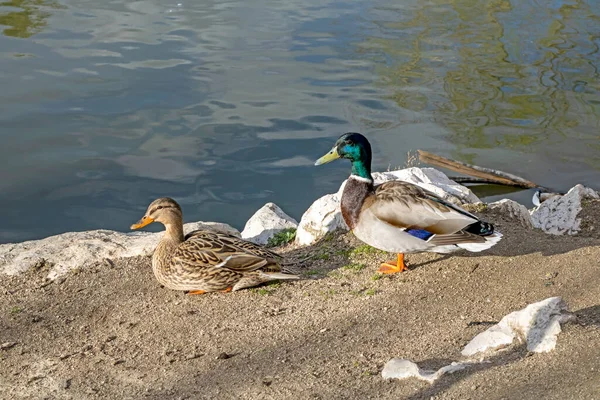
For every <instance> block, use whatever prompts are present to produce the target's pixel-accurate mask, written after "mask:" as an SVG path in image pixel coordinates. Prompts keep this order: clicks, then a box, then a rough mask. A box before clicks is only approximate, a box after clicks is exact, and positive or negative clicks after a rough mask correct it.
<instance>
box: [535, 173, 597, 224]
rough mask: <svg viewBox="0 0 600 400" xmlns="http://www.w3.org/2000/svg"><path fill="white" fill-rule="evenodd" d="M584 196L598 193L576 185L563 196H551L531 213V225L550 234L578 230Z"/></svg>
mask: <svg viewBox="0 0 600 400" xmlns="http://www.w3.org/2000/svg"><path fill="white" fill-rule="evenodd" d="M586 198H594V199H597V198H599V196H598V193H597V192H596V191H594V190H592V189H590V188H586V187H584V186H583V185H576V186H574V187H573V188H571V190H569V191H568V192H567V194H565V195H564V196H555V197H551V198H549V199H548V200H546V201H544V202H543V203H542V204H541V205H540V206H539V207H538V208H536V209H534V210H533V212H532V213H531V220H532V223H533V226H534V227H536V228H539V229H541V230H543V231H544V232H546V233H550V234H552V235H562V234H565V233H566V234H569V235H573V234H576V233H577V232H579V229H580V224H581V219H580V218H577V214H579V212H580V211H581V201H582V200H583V199H586Z"/></svg>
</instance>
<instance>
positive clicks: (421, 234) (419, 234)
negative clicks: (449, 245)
mask: <svg viewBox="0 0 600 400" xmlns="http://www.w3.org/2000/svg"><path fill="white" fill-rule="evenodd" d="M405 232H406V233H408V234H409V235H411V236H414V237H416V238H419V239H423V240H427V239H429V238H430V237H432V236H433V233H431V232H428V231H426V230H424V229H407V230H406V231H405Z"/></svg>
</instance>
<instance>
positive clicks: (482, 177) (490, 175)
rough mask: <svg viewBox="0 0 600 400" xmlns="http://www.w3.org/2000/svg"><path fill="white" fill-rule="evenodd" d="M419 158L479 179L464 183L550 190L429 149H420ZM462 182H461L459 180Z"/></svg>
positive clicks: (511, 175)
mask: <svg viewBox="0 0 600 400" xmlns="http://www.w3.org/2000/svg"><path fill="white" fill-rule="evenodd" d="M418 152H419V160H420V161H423V162H424V163H426V164H431V165H435V166H438V167H442V168H446V169H449V170H452V171H455V172H459V173H461V174H465V175H471V176H474V177H476V178H478V179H472V178H471V179H470V180H467V179H464V180H463V183H494V184H497V185H506V186H516V187H521V188H526V189H532V188H539V189H542V190H544V191H548V190H549V189H548V188H545V187H543V186H541V185H538V184H537V183H535V182H531V181H528V180H527V179H524V178H521V177H520V176H516V175H513V174H509V173H508V172H504V171H498V170H495V169H490V168H484V167H478V166H477V165H471V164H467V163H463V162H460V161H454V160H450V159H448V158H444V157H442V156H438V155H436V154H433V153H430V152H428V151H423V150H418ZM459 183H460V182H459Z"/></svg>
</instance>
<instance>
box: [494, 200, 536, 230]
mask: <svg viewBox="0 0 600 400" xmlns="http://www.w3.org/2000/svg"><path fill="white" fill-rule="evenodd" d="M488 208H489V209H490V210H495V211H498V212H500V213H502V214H504V215H506V216H508V217H510V218H512V219H514V220H516V221H517V222H519V223H520V224H521V225H523V226H524V227H525V228H531V227H533V225H532V222H531V214H529V210H528V209H527V207H525V206H524V205H523V204H519V203H517V202H516V201H514V200H509V199H502V200H499V201H495V202H493V203H490V205H489V206H488Z"/></svg>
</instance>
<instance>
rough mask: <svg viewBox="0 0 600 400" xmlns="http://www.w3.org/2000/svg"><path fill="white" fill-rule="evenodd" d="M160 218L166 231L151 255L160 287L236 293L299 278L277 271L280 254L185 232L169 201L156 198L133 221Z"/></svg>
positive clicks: (231, 239) (210, 234)
mask: <svg viewBox="0 0 600 400" xmlns="http://www.w3.org/2000/svg"><path fill="white" fill-rule="evenodd" d="M152 222H160V223H161V224H163V225H164V226H165V228H166V232H165V234H164V236H163V237H162V239H161V241H160V243H159V244H158V246H157V247H156V250H154V254H153V255H152V270H153V271H154V276H155V277H156V279H157V280H158V282H160V284H161V285H163V286H165V287H167V288H169V289H173V290H188V291H190V292H189V294H203V293H207V292H215V291H223V292H229V291H232V290H233V291H236V290H240V289H244V288H247V287H251V286H256V285H259V284H261V283H264V282H269V281H272V280H277V279H299V277H298V276H296V275H291V274H287V273H284V272H281V263H282V260H283V259H282V257H281V256H280V255H279V254H276V253H273V252H271V251H268V250H266V249H263V248H262V247H260V246H258V245H256V244H254V243H251V242H247V241H245V240H242V239H239V238H237V237H235V236H231V235H227V234H224V233H217V232H212V231H194V232H190V233H188V234H187V235H186V236H185V237H184V236H183V216H182V213H181V207H179V204H177V202H176V201H175V200H173V199H170V198H168V197H163V198H161V199H157V200H154V201H153V202H152V203H151V204H150V205H149V206H148V210H147V211H146V215H144V216H143V217H142V219H141V220H139V222H138V223H137V224H133V225H131V229H139V228H142V227H144V226H146V225H148V224H151V223H152Z"/></svg>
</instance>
